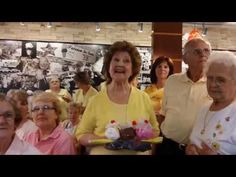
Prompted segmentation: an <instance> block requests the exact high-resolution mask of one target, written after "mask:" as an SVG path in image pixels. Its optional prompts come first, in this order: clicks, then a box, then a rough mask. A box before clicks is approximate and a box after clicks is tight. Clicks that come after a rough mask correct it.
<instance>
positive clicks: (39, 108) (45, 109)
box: [31, 105, 55, 113]
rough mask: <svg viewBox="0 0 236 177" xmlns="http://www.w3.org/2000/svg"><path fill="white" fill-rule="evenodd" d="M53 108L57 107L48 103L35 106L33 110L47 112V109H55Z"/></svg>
mask: <svg viewBox="0 0 236 177" xmlns="http://www.w3.org/2000/svg"><path fill="white" fill-rule="evenodd" d="M53 109H54V110H55V107H51V106H48V105H43V106H41V107H39V106H35V107H34V108H33V109H32V110H31V111H32V112H35V113H36V112H39V110H42V111H44V112H47V111H50V110H53Z"/></svg>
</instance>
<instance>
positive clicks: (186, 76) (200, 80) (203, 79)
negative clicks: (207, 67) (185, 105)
mask: <svg viewBox="0 0 236 177" xmlns="http://www.w3.org/2000/svg"><path fill="white" fill-rule="evenodd" d="M181 80H182V81H183V82H193V81H192V80H191V79H190V78H189V77H188V75H187V72H185V73H184V74H183V75H182V77H181ZM197 82H206V77H202V78H200V79H199V80H198V81H197Z"/></svg>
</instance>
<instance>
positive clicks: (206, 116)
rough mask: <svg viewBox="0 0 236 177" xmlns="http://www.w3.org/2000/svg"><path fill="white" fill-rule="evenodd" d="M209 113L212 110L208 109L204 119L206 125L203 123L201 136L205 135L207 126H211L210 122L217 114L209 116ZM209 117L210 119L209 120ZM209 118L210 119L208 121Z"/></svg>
mask: <svg viewBox="0 0 236 177" xmlns="http://www.w3.org/2000/svg"><path fill="white" fill-rule="evenodd" d="M209 113H210V109H208V111H207V113H206V115H205V117H204V123H203V128H202V130H201V132H200V133H201V135H203V134H204V133H205V131H206V127H207V125H208V124H209V122H210V120H211V119H212V117H214V115H215V113H212V114H211V115H210V116H209ZM208 117H209V118H208ZM207 118H208V119H207Z"/></svg>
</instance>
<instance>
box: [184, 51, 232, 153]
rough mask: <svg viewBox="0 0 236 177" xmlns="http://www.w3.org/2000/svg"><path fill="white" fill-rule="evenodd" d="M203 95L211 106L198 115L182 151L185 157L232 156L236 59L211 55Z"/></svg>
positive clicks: (223, 54)
mask: <svg viewBox="0 0 236 177" xmlns="http://www.w3.org/2000/svg"><path fill="white" fill-rule="evenodd" d="M205 73H206V77H207V91H208V93H209V95H210V97H211V98H212V99H213V102H211V103H209V104H206V105H204V106H203V107H202V109H201V110H200V111H199V113H198V117H197V119H196V121H195V123H194V127H193V130H192V133H191V136H190V143H189V145H188V146H187V148H186V153H187V154H189V155H214V154H221V155H235V154H236V126H235V125H236V100H235V99H236V56H235V55H234V54H233V53H232V52H228V51H218V52H214V53H213V54H212V55H211V56H210V58H209V60H208V61H207V64H206V68H205Z"/></svg>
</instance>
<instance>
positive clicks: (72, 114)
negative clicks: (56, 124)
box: [62, 102, 81, 135]
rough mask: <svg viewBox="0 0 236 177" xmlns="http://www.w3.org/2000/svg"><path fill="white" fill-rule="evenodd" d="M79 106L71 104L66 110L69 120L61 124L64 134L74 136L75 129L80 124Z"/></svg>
mask: <svg viewBox="0 0 236 177" xmlns="http://www.w3.org/2000/svg"><path fill="white" fill-rule="evenodd" d="M80 112H81V105H80V104H79V103H73V102H71V103H70V104H69V108H68V114H69V119H67V120H65V121H64V122H62V126H63V128H64V129H65V131H66V132H68V133H69V134H71V135H74V133H75V129H76V127H77V125H78V124H79V122H80Z"/></svg>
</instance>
